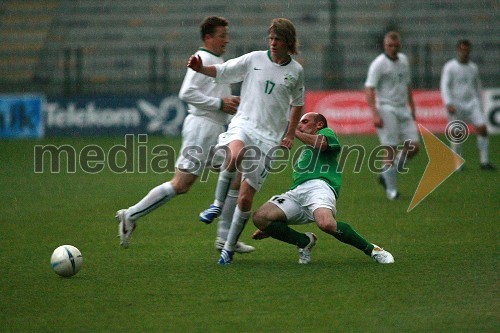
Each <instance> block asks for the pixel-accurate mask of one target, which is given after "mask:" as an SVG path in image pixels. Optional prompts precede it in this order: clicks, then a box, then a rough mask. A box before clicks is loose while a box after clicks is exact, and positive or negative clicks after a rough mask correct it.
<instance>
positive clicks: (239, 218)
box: [224, 206, 251, 251]
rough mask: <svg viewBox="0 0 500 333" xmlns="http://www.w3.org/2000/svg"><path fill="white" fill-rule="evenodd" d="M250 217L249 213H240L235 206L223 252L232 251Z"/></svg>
mask: <svg viewBox="0 0 500 333" xmlns="http://www.w3.org/2000/svg"><path fill="white" fill-rule="evenodd" d="M250 215H251V212H242V211H241V210H240V208H239V207H238V206H236V208H235V210H234V216H233V221H232V223H231V228H230V229H229V233H228V235H227V240H226V244H224V250H227V251H234V248H235V246H236V243H237V242H238V239H239V238H240V235H241V233H242V232H243V229H244V228H245V225H246V223H247V221H248V219H249V218H250Z"/></svg>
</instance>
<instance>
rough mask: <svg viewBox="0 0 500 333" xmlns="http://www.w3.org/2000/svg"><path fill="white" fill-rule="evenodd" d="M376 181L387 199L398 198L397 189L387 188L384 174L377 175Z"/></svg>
mask: <svg viewBox="0 0 500 333" xmlns="http://www.w3.org/2000/svg"><path fill="white" fill-rule="evenodd" d="M378 182H379V183H380V185H382V187H383V188H384V190H385V195H386V196H387V199H389V200H391V201H393V200H397V199H399V192H398V191H397V190H392V191H389V190H387V184H386V183H385V178H384V176H382V175H380V176H379V177H378Z"/></svg>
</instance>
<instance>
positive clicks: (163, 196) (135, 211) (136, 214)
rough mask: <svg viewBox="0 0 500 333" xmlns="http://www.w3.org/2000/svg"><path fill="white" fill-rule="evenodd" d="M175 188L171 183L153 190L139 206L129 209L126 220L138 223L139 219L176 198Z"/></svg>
mask: <svg viewBox="0 0 500 333" xmlns="http://www.w3.org/2000/svg"><path fill="white" fill-rule="evenodd" d="M176 194H177V193H175V190H174V188H173V187H172V184H170V182H167V183H163V184H161V185H158V186H156V187H155V188H153V189H152V190H151V191H149V193H148V194H147V195H146V196H145V197H144V198H143V199H142V200H141V201H139V202H138V203H137V204H135V205H134V206H131V207H129V209H127V214H126V218H127V219H130V220H132V221H136V220H137V219H138V218H140V217H143V216H144V215H147V214H149V213H150V212H152V211H153V210H155V209H156V208H158V207H160V206H161V205H163V204H164V203H165V202H167V201H169V200H170V199H172V198H173V197H175V196H176Z"/></svg>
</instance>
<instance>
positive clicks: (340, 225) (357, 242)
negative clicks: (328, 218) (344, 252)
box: [333, 221, 373, 255]
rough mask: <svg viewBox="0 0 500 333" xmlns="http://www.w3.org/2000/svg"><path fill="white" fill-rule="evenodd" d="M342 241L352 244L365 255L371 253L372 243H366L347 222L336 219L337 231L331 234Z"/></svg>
mask: <svg viewBox="0 0 500 333" xmlns="http://www.w3.org/2000/svg"><path fill="white" fill-rule="evenodd" d="M333 237H335V238H337V239H338V240H339V241H341V242H342V243H346V244H349V245H352V246H354V247H355V248H357V249H359V250H361V251H363V252H364V253H365V254H366V255H371V253H372V250H373V245H372V244H371V243H368V242H367V241H366V239H364V238H363V237H362V236H361V235H360V234H358V233H357V232H356V230H354V229H353V228H352V227H351V226H350V225H349V224H348V223H345V222H340V221H337V232H336V233H335V234H334V235H333Z"/></svg>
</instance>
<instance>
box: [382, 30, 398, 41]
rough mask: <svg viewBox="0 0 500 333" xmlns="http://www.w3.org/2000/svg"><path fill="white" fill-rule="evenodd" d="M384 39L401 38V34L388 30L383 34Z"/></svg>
mask: <svg viewBox="0 0 500 333" xmlns="http://www.w3.org/2000/svg"><path fill="white" fill-rule="evenodd" d="M385 39H390V40H401V35H400V34H399V32H397V31H389V32H387V33H386V34H385V36H384V40H385Z"/></svg>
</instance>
